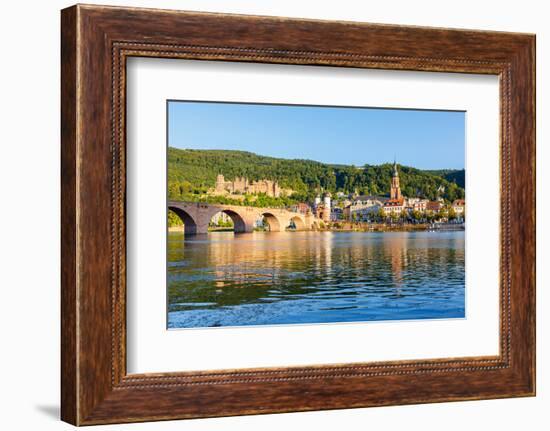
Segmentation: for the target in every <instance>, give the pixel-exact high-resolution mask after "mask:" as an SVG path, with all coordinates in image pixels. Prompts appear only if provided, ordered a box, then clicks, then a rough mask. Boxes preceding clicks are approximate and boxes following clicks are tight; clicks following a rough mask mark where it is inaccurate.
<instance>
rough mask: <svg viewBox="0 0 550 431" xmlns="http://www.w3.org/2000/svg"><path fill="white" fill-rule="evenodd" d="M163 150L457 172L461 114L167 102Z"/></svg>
mask: <svg viewBox="0 0 550 431" xmlns="http://www.w3.org/2000/svg"><path fill="white" fill-rule="evenodd" d="M168 145H169V146H171V147H176V148H182V149H221V150H242V151H250V152H253V153H256V154H260V155H263V156H272V157H281V158H286V159H310V160H316V161H319V162H324V163H331V164H345V165H356V166H363V165H365V164H369V165H379V164H382V163H389V162H393V160H394V158H395V159H396V160H397V163H399V164H402V165H406V166H413V167H416V168H419V169H463V168H464V163H465V160H464V151H465V113H464V112H457V111H427V110H406V109H376V108H346V107H321V106H303V105H271V104H250V103H218V102H186V101H169V102H168Z"/></svg>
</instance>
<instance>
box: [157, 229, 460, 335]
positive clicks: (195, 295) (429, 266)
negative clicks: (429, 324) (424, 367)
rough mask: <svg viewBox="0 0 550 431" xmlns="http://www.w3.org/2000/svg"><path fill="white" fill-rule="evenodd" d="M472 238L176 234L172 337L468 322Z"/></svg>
mask: <svg viewBox="0 0 550 431" xmlns="http://www.w3.org/2000/svg"><path fill="white" fill-rule="evenodd" d="M464 255H465V250H464V231H437V232H428V231H412V232H334V231H303V232H289V231H281V232H252V233H240V234H236V233H234V232H212V233H209V234H203V235H194V236H185V237H184V234H183V232H170V233H169V234H168V254H167V256H168V275H167V280H168V327H169V328H172V329H174V328H204V327H219V326H245V325H280V324H310V323H338V322H367V321H381V320H407V319H448V318H463V317H464V316H465V277H464V271H465V269H464Z"/></svg>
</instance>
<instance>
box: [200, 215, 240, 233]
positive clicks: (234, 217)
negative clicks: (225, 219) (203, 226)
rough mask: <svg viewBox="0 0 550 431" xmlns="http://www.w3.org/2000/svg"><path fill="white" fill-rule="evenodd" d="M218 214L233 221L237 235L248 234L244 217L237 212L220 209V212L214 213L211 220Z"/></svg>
mask: <svg viewBox="0 0 550 431" xmlns="http://www.w3.org/2000/svg"><path fill="white" fill-rule="evenodd" d="M218 213H224V214H227V215H228V216H229V218H230V219H231V220H232V221H233V230H234V232H235V233H242V232H246V223H245V221H244V219H243V217H242V216H241V215H240V214H239V213H238V212H237V211H234V210H231V209H220V210H219V211H216V212H215V213H213V214H212V216H211V217H210V219H211V218H212V217H214V216H215V215H216V214H218ZM209 221H210V220H209Z"/></svg>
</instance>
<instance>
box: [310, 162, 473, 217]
mask: <svg viewBox="0 0 550 431" xmlns="http://www.w3.org/2000/svg"><path fill="white" fill-rule="evenodd" d="M327 197H328V200H327ZM465 206H466V203H465V201H464V199H457V200H455V201H453V202H452V204H451V205H450V206H448V205H446V204H445V202H444V200H443V199H442V198H439V199H436V200H433V201H430V200H429V199H425V198H422V197H407V196H403V194H402V192H401V185H400V179H399V170H398V166H397V163H396V162H394V165H393V173H392V179H391V184H390V194H389V197H386V196H357V195H345V194H344V193H342V192H338V193H337V194H336V201H335V202H332V206H331V201H330V194H328V193H326V194H325V195H324V196H323V200H322V201H321V197H320V196H318V197H317V198H316V199H315V201H314V204H313V207H314V210H315V211H316V214H317V216H318V217H319V218H321V219H323V220H325V221H326V220H330V221H333V222H336V221H350V222H365V221H372V220H375V219H377V220H378V221H382V220H381V219H384V218H386V219H387V218H392V219H395V218H399V217H401V218H402V217H406V218H409V219H411V218H414V217H417V218H445V219H449V218H451V217H452V218H454V219H457V220H459V221H460V220H461V219H463V218H464V214H465ZM327 208H331V210H330V211H331V214H330V217H329V216H328V215H327Z"/></svg>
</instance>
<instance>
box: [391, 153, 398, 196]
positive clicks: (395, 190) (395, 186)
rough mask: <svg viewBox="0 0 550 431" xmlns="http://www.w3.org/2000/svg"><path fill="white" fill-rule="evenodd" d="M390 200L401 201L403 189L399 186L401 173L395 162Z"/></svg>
mask: <svg viewBox="0 0 550 431" xmlns="http://www.w3.org/2000/svg"><path fill="white" fill-rule="evenodd" d="M390 199H395V200H401V187H400V186H399V172H398V171H397V162H396V161H395V160H394V161H393V176H392V179H391V188H390Z"/></svg>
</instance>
